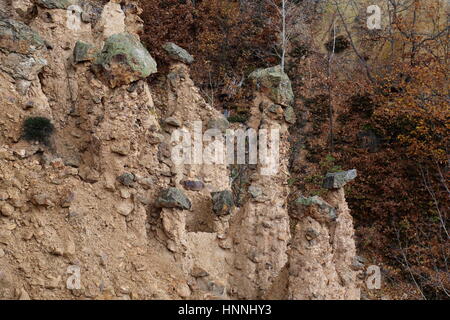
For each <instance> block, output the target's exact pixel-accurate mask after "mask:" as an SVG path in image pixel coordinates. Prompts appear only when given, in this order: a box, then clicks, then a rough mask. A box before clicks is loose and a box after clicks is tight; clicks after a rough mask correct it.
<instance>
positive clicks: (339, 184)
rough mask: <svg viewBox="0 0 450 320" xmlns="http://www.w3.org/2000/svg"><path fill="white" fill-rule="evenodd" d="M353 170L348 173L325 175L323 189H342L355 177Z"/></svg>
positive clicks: (355, 173)
mask: <svg viewBox="0 0 450 320" xmlns="http://www.w3.org/2000/svg"><path fill="white" fill-rule="evenodd" d="M357 175H358V174H357V172H356V170H355V169H353V170H349V171H341V172H332V173H327V175H326V176H325V180H324V182H323V187H324V188H326V189H339V188H343V187H344V186H345V185H346V184H347V183H348V182H350V181H352V180H354V179H355V178H356V177H357Z"/></svg>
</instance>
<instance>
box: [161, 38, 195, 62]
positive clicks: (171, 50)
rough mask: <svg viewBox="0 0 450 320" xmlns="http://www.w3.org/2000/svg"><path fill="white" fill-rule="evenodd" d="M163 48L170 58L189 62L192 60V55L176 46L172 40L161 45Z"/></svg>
mask: <svg viewBox="0 0 450 320" xmlns="http://www.w3.org/2000/svg"><path fill="white" fill-rule="evenodd" d="M163 49H164V50H166V52H167V53H168V54H169V56H170V57H171V58H172V59H175V60H177V61H180V62H183V63H186V64H191V63H192V62H194V57H193V56H191V55H190V54H189V52H187V51H186V50H184V49H183V48H181V47H180V46H177V45H176V44H175V43H173V42H167V43H165V44H164V45H163Z"/></svg>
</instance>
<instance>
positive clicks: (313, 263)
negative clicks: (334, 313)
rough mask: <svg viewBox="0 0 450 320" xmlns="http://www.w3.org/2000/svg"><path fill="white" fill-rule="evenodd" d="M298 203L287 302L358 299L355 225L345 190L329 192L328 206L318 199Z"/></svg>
mask: <svg viewBox="0 0 450 320" xmlns="http://www.w3.org/2000/svg"><path fill="white" fill-rule="evenodd" d="M298 203H299V208H298V212H297V215H298V216H299V220H298V222H297V224H296V226H295V233H294V237H293V239H292V244H291V250H290V251H289V287H288V298H289V299H300V300H343V299H349V300H356V299H359V298H360V290H359V287H358V279H357V272H355V271H354V270H353V269H352V263H353V261H354V258H355V256H356V248H355V242H354V239H353V237H354V232H353V222H352V217H351V215H350V212H349V209H348V206H347V203H346V201H345V196H344V190H343V189H339V190H336V191H332V192H330V193H329V195H328V203H327V202H325V201H324V200H322V199H320V198H317V197H314V198H312V199H308V200H307V201H305V200H304V199H300V200H299V201H298ZM330 212H333V214H332V215H331V216H330Z"/></svg>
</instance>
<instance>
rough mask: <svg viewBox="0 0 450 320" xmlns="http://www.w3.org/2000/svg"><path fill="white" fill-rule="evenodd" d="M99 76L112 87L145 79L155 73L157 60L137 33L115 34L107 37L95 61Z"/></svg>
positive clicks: (94, 66)
mask: <svg viewBox="0 0 450 320" xmlns="http://www.w3.org/2000/svg"><path fill="white" fill-rule="evenodd" d="M93 68H94V71H95V72H96V74H97V76H98V77H99V78H101V79H103V80H105V81H106V83H108V85H109V86H110V87H111V88H115V87H117V86H119V85H125V84H129V83H131V82H133V81H136V80H139V79H144V78H146V77H148V76H149V75H151V74H152V73H155V72H156V71H157V70H156V62H155V60H154V59H153V58H152V56H151V55H150V54H149V53H148V51H147V49H145V48H144V46H143V45H142V44H141V42H140V41H139V39H138V38H137V37H136V36H135V35H131V34H128V33H120V34H114V35H112V36H110V37H109V38H108V39H106V42H105V45H104V46H103V50H102V51H101V53H100V54H99V55H98V56H97V58H96V59H95V61H94V63H93Z"/></svg>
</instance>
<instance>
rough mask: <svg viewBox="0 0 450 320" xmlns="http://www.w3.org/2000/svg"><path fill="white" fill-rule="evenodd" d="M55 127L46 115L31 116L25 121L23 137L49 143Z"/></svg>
mask: <svg viewBox="0 0 450 320" xmlns="http://www.w3.org/2000/svg"><path fill="white" fill-rule="evenodd" d="M54 129H55V127H54V126H53V124H52V123H51V121H50V120H49V119H47V118H44V117H30V118H27V119H26V120H25V121H24V123H23V137H24V139H25V140H28V141H39V142H41V143H43V144H46V145H47V144H48V143H49V139H50V136H51V135H52V133H53V131H54Z"/></svg>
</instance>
